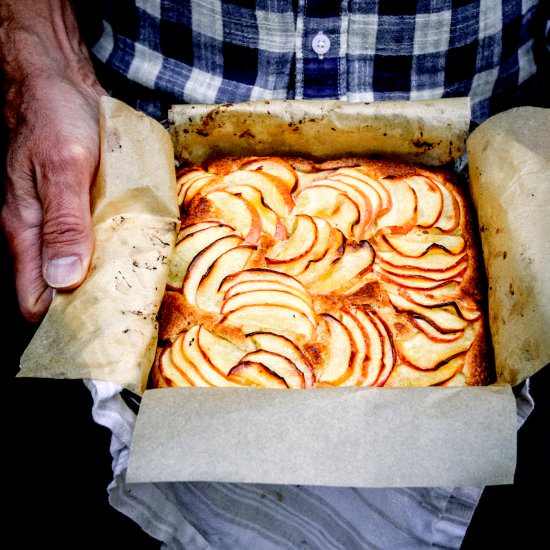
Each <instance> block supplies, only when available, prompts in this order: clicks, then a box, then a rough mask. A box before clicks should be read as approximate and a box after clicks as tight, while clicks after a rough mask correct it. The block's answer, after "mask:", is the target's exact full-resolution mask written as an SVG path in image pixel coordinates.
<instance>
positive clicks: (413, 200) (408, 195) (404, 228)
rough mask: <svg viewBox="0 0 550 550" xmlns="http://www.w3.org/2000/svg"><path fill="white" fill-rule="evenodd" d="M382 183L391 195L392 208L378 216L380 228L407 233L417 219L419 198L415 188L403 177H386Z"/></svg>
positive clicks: (377, 223)
mask: <svg viewBox="0 0 550 550" xmlns="http://www.w3.org/2000/svg"><path fill="white" fill-rule="evenodd" d="M382 185H383V186H384V187H386V189H387V190H388V192H389V194H390V196H391V208H390V210H389V211H388V212H387V213H386V214H384V215H383V216H380V217H379V218H378V220H377V222H376V225H377V227H378V229H380V228H386V230H389V231H391V232H392V233H407V232H408V231H410V230H411V229H412V228H413V227H414V226H415V225H416V221H417V211H418V198H417V196H416V193H415V192H414V189H413V188H412V187H411V186H410V185H409V184H408V183H407V181H406V180H404V179H401V178H390V177H387V178H384V179H383V180H382Z"/></svg>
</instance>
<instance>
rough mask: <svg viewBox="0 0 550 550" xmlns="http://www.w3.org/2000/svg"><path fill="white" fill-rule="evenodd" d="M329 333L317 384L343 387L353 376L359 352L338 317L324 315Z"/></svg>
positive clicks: (322, 316) (318, 371)
mask: <svg viewBox="0 0 550 550" xmlns="http://www.w3.org/2000/svg"><path fill="white" fill-rule="evenodd" d="M321 318H322V320H323V324H324V327H325V330H326V333H327V352H326V353H325V354H324V356H323V360H322V362H321V364H320V365H319V366H318V367H317V382H318V384H319V385H321V386H323V385H326V386H342V385H344V384H345V382H346V381H347V380H348V379H349V378H350V376H351V375H352V374H353V361H354V358H355V355H356V353H357V350H356V348H355V342H354V341H353V337H352V335H351V333H350V331H349V329H348V328H347V327H346V326H345V325H344V324H343V323H341V322H340V321H339V320H338V319H336V317H333V316H332V315H330V314H328V313H322V314H321Z"/></svg>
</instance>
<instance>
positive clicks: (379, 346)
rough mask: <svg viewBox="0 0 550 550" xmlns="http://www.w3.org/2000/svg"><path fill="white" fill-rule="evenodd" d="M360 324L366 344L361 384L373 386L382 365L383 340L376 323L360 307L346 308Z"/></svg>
mask: <svg viewBox="0 0 550 550" xmlns="http://www.w3.org/2000/svg"><path fill="white" fill-rule="evenodd" d="M346 312H347V314H348V315H351V316H353V317H354V319H356V320H357V322H358V323H359V325H360V326H361V329H362V332H363V334H364V335H365V342H366V343H367V344H368V353H367V357H366V360H365V364H364V366H363V369H364V370H363V378H362V380H361V385H362V386H374V385H375V384H376V381H377V379H378V377H379V375H380V373H381V372H382V370H383V367H384V341H383V338H382V335H381V334H380V331H379V330H378V327H377V325H376V324H375V323H374V321H373V320H372V318H371V317H370V316H369V315H368V314H367V313H365V311H363V310H362V309H359V308H351V309H349V310H346Z"/></svg>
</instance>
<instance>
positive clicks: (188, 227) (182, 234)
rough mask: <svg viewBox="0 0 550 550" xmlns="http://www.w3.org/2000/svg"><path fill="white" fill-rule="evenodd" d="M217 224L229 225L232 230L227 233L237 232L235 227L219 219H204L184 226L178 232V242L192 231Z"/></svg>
mask: <svg viewBox="0 0 550 550" xmlns="http://www.w3.org/2000/svg"><path fill="white" fill-rule="evenodd" d="M217 225H219V226H226V227H228V228H229V229H230V230H231V231H229V232H228V233H227V234H229V233H235V228H234V227H231V226H229V225H227V224H224V223H221V222H219V221H217V220H206V221H203V222H197V223H192V224H190V225H185V226H183V227H182V228H181V229H180V230H179V232H178V236H177V238H176V242H177V243H179V242H180V241H181V240H183V239H184V238H185V237H187V236H188V235H190V234H191V233H196V232H197V231H200V230H201V229H207V228H209V227H214V226H217Z"/></svg>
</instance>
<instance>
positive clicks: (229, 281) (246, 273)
mask: <svg viewBox="0 0 550 550" xmlns="http://www.w3.org/2000/svg"><path fill="white" fill-rule="evenodd" d="M244 281H275V282H278V283H281V284H284V285H287V286H290V287H292V288H294V289H296V290H297V291H298V292H299V294H300V295H302V294H303V295H306V296H307V294H308V292H307V290H306V289H305V288H304V286H303V285H302V283H300V282H299V281H298V280H297V279H295V278H294V277H291V276H290V275H287V274H286V273H281V272H280V271H274V270H272V269H267V268H264V267H256V268H251V269H245V270H243V271H240V272H239V273H235V274H234V275H228V276H227V277H226V278H225V279H224V280H223V281H222V283H221V285H220V292H226V291H227V290H229V289H230V288H231V287H232V286H233V285H236V284H238V283H242V282H244Z"/></svg>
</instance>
